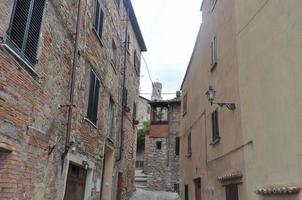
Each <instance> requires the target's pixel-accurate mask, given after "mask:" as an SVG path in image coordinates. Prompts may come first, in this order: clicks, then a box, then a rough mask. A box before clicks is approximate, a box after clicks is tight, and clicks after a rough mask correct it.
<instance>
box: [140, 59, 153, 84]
mask: <svg viewBox="0 0 302 200" xmlns="http://www.w3.org/2000/svg"><path fill="white" fill-rule="evenodd" d="M142 58H143V61H144V63H145V67H146V69H147V72H148V76H149V79H150V81H151V84H152V86H153V81H152V78H151V74H150V71H149V67H148V64H147V62H146V59H145V57H144V55H143V54H142Z"/></svg>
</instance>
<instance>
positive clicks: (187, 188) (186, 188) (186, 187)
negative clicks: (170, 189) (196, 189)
mask: <svg viewBox="0 0 302 200" xmlns="http://www.w3.org/2000/svg"><path fill="white" fill-rule="evenodd" d="M185 200H189V185H185Z"/></svg>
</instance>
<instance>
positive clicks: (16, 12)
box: [6, 0, 46, 66]
mask: <svg viewBox="0 0 302 200" xmlns="http://www.w3.org/2000/svg"><path fill="white" fill-rule="evenodd" d="M45 3H46V0H27V1H24V0H15V4H14V8H13V12H12V17H11V21H10V26H9V29H8V31H7V41H6V42H7V44H8V46H9V47H10V48H12V50H13V51H14V52H15V53H16V54H18V55H19V56H20V57H21V58H22V59H24V60H25V61H26V62H27V63H28V64H30V65H31V66H33V65H35V64H36V63H37V53H38V45H39V38H40V32H41V27H42V18H43V13H44V9H45Z"/></svg>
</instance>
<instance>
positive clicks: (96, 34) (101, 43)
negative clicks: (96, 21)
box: [92, 28, 104, 47]
mask: <svg viewBox="0 0 302 200" xmlns="http://www.w3.org/2000/svg"><path fill="white" fill-rule="evenodd" d="M92 30H93V33H94V34H95V36H96V37H97V38H98V40H99V43H100V45H101V47H104V42H103V40H102V38H100V36H99V34H98V33H97V31H96V30H95V28H92Z"/></svg>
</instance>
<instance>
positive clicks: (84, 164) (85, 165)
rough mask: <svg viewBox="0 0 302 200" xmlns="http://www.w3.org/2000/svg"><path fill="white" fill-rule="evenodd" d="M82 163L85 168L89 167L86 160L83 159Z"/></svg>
mask: <svg viewBox="0 0 302 200" xmlns="http://www.w3.org/2000/svg"><path fill="white" fill-rule="evenodd" d="M82 165H83V167H84V169H85V170H87V169H88V168H89V164H88V161H87V160H83V162H82Z"/></svg>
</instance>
